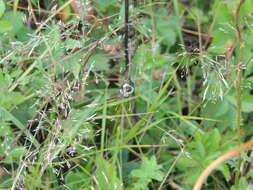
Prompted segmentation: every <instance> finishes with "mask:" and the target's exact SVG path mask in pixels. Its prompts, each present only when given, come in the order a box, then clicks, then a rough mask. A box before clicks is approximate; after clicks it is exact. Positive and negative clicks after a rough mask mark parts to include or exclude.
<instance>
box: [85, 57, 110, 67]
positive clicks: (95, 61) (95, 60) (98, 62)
mask: <svg viewBox="0 0 253 190" xmlns="http://www.w3.org/2000/svg"><path fill="white" fill-rule="evenodd" d="M87 64H88V65H89V66H91V67H92V70H95V71H101V70H107V69H109V64H108V59H106V58H105V57H103V56H102V55H99V54H97V55H94V56H91V57H90V59H89V61H88V63H87Z"/></svg>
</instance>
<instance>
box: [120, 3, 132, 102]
mask: <svg viewBox="0 0 253 190" xmlns="http://www.w3.org/2000/svg"><path fill="white" fill-rule="evenodd" d="M124 35H125V41H124V46H125V47H124V48H125V71H124V73H123V76H124V78H125V79H124V83H123V85H122V87H121V89H120V93H121V95H122V96H123V97H125V98H127V97H129V96H131V95H133V94H134V84H133V82H132V81H131V79H130V71H131V55H130V51H129V0H125V32H124Z"/></svg>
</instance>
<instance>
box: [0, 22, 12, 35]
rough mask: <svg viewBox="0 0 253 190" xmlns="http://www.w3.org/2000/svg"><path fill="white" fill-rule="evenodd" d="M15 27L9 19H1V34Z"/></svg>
mask: <svg viewBox="0 0 253 190" xmlns="http://www.w3.org/2000/svg"><path fill="white" fill-rule="evenodd" d="M12 29H13V25H12V24H11V23H10V22H9V21H5V20H2V21H1V20H0V34H2V33H5V32H9V31H11V30H12Z"/></svg>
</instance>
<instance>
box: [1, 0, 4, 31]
mask: <svg viewBox="0 0 253 190" xmlns="http://www.w3.org/2000/svg"><path fill="white" fill-rule="evenodd" d="M4 11H5V4H4V1H3V0H0V18H1V17H2V16H3V14H4ZM0 28H1V26H0Z"/></svg>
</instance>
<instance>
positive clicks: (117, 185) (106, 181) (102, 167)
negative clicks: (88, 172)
mask: <svg viewBox="0 0 253 190" xmlns="http://www.w3.org/2000/svg"><path fill="white" fill-rule="evenodd" d="M96 166H97V170H96V172H95V176H96V180H97V182H98V183H97V188H96V189H97V190H109V189H111V190H122V189H123V185H122V182H121V180H120V179H119V178H118V173H117V169H116V167H115V164H113V163H111V162H109V161H107V160H105V159H104V158H103V157H102V156H98V158H97V161H96Z"/></svg>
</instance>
